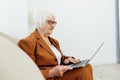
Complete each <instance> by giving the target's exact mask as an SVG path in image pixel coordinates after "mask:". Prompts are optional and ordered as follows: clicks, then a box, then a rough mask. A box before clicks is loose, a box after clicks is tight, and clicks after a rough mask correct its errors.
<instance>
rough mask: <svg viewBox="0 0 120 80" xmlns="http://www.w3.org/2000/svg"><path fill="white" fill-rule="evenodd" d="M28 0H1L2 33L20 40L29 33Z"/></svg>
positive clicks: (0, 25)
mask: <svg viewBox="0 0 120 80" xmlns="http://www.w3.org/2000/svg"><path fill="white" fill-rule="evenodd" d="M27 20H28V16H27V0H0V22H1V23H0V31H2V32H5V33H7V34H9V35H11V36H13V37H16V38H20V37H23V35H26V34H27V33H28V21H27Z"/></svg>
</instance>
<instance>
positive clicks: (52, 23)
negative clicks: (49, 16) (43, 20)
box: [47, 20, 57, 26]
mask: <svg viewBox="0 0 120 80" xmlns="http://www.w3.org/2000/svg"><path fill="white" fill-rule="evenodd" d="M47 23H48V24H49V25H54V26H55V25H56V24H57V22H56V21H52V20H47Z"/></svg>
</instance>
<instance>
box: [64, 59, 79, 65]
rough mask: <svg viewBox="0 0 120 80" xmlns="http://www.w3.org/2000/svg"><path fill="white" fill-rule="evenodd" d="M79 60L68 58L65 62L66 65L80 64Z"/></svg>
mask: <svg viewBox="0 0 120 80" xmlns="http://www.w3.org/2000/svg"><path fill="white" fill-rule="evenodd" d="M79 62H80V60H79V59H75V58H73V57H68V58H66V59H65V60H64V64H69V63H79Z"/></svg>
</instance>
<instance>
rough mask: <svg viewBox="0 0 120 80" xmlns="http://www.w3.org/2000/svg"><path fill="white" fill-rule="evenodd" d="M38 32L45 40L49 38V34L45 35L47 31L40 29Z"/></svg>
mask: <svg viewBox="0 0 120 80" xmlns="http://www.w3.org/2000/svg"><path fill="white" fill-rule="evenodd" d="M38 32H39V34H40V35H41V36H42V37H43V38H48V36H49V35H48V34H47V33H45V31H44V30H42V29H38Z"/></svg>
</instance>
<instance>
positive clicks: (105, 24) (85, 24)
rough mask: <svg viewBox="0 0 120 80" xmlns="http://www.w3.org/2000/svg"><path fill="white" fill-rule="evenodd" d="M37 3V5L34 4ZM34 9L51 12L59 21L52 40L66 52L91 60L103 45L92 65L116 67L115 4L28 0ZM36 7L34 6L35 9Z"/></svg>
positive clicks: (111, 0) (105, 0) (89, 0)
mask: <svg viewBox="0 0 120 80" xmlns="http://www.w3.org/2000/svg"><path fill="white" fill-rule="evenodd" d="M35 1H36V3H35ZM29 2H31V3H30V4H31V5H32V6H29V8H31V9H33V7H39V9H40V10H42V9H47V10H50V11H52V12H53V13H54V14H55V15H56V17H57V22H58V24H57V26H56V29H55V31H54V33H53V36H54V37H55V38H57V39H58V40H59V42H60V44H61V47H62V49H63V52H64V53H66V54H69V55H73V56H75V57H76V58H80V59H86V58H88V57H91V56H92V54H93V53H94V52H95V50H96V48H97V47H98V46H99V45H100V43H101V42H103V41H104V42H105V44H104V46H103V48H102V49H101V50H100V51H99V52H98V54H97V55H96V56H95V57H94V59H93V60H92V61H91V63H92V64H108V63H116V22H115V0H29ZM34 4H35V5H34Z"/></svg>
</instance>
